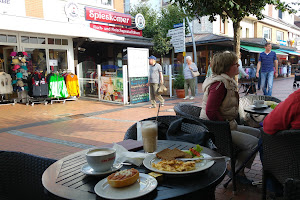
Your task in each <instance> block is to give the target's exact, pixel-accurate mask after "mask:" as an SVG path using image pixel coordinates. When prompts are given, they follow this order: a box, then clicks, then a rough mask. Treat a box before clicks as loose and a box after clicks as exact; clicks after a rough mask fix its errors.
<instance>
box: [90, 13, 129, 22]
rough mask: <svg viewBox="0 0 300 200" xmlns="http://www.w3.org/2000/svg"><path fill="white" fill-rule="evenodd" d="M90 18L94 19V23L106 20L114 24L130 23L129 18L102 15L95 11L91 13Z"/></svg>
mask: <svg viewBox="0 0 300 200" xmlns="http://www.w3.org/2000/svg"><path fill="white" fill-rule="evenodd" d="M89 17H90V18H93V19H94V21H98V20H101V19H105V20H109V21H112V22H119V23H125V24H127V23H128V21H129V18H125V17H117V16H112V15H111V14H102V13H100V12H96V13H94V11H93V10H91V11H90V15H89Z"/></svg>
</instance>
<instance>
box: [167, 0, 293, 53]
mask: <svg viewBox="0 0 300 200" xmlns="http://www.w3.org/2000/svg"><path fill="white" fill-rule="evenodd" d="M171 2H172V3H173V4H178V5H179V6H180V7H183V8H184V9H185V11H186V12H187V13H188V14H189V15H190V16H194V17H197V18H198V19H199V20H200V18H201V17H202V16H209V20H210V21H211V22H213V21H215V20H216V16H218V15H220V17H221V18H222V19H223V21H225V20H226V19H228V18H230V19H231V20H232V22H233V28H234V47H235V51H236V53H237V54H239V51H240V22H241V21H242V19H243V18H244V17H246V16H249V15H255V16H256V17H257V18H258V19H262V18H263V17H264V16H263V14H262V12H261V11H262V10H263V9H264V7H265V6H266V5H267V4H271V5H275V8H276V9H278V10H281V11H283V12H284V11H288V12H289V13H295V10H293V9H292V7H291V6H289V5H288V4H286V3H284V2H281V1H280V0H250V1H249V0H213V1H211V0H171ZM297 4H298V3H297Z"/></svg>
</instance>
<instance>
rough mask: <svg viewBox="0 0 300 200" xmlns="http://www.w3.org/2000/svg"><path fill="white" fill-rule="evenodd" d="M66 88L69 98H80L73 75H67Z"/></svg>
mask: <svg viewBox="0 0 300 200" xmlns="http://www.w3.org/2000/svg"><path fill="white" fill-rule="evenodd" d="M66 86H67V89H68V93H69V96H80V90H79V83H78V78H77V76H76V75H75V74H72V73H71V74H69V75H67V76H66Z"/></svg>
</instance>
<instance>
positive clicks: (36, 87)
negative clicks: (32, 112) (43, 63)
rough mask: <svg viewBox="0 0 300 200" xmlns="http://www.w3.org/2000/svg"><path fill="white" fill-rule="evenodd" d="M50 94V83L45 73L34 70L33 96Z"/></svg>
mask: <svg viewBox="0 0 300 200" xmlns="http://www.w3.org/2000/svg"><path fill="white" fill-rule="evenodd" d="M47 95H48V83H47V81H46V77H45V73H44V72H43V73H39V72H34V74H33V75H32V96H35V97H40V96H47Z"/></svg>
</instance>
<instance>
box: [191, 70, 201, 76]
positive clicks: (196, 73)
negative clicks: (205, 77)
mask: <svg viewBox="0 0 300 200" xmlns="http://www.w3.org/2000/svg"><path fill="white" fill-rule="evenodd" d="M191 72H192V76H193V77H197V76H200V73H199V71H198V70H197V71H195V72H194V71H193V70H191Z"/></svg>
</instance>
